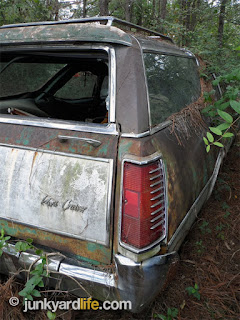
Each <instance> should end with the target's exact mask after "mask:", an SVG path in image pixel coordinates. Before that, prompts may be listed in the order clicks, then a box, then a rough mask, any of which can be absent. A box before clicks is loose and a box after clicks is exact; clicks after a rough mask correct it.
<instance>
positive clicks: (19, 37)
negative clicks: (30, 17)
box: [0, 23, 132, 46]
mask: <svg viewBox="0 0 240 320" xmlns="http://www.w3.org/2000/svg"><path fill="white" fill-rule="evenodd" d="M56 41H57V42H59V43H60V42H66V41H68V42H70V41H71V42H73V41H81V42H82V41H84V42H86V41H89V42H106V43H119V44H123V45H127V46H130V45H131V44H132V40H131V37H130V36H129V35H128V34H126V33H125V32H124V31H122V30H120V29H118V28H116V27H109V26H105V25H101V24H94V25H93V24H89V23H85V24H77V23H76V24H64V25H60V24H56V25H42V26H32V27H17V28H6V29H4V28H2V29H0V42H1V44H2V45H4V44H17V43H39V42H46V43H47V42H56Z"/></svg>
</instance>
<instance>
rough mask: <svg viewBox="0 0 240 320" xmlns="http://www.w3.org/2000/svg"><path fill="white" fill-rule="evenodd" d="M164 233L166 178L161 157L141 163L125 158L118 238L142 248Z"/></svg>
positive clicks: (159, 238) (157, 239)
mask: <svg viewBox="0 0 240 320" xmlns="http://www.w3.org/2000/svg"><path fill="white" fill-rule="evenodd" d="M165 233H166V216H165V178H164V171H163V164H162V160H161V159H159V160H157V161H155V162H152V163H149V164H145V165H140V164H135V163H132V162H127V161H126V162H125V163H124V168H123V197H122V224H121V242H122V243H124V244H126V245H129V246H132V247H135V248H137V249H144V248H146V247H148V246H150V245H151V244H153V243H155V242H156V241H160V240H161V239H162V238H163V237H164V236H165Z"/></svg>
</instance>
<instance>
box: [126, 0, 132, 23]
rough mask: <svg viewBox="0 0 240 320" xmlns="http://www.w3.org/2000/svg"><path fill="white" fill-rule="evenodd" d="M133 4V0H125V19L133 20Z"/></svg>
mask: <svg viewBox="0 0 240 320" xmlns="http://www.w3.org/2000/svg"><path fill="white" fill-rule="evenodd" d="M132 4H133V0H125V20H126V21H129V22H131V21H132Z"/></svg>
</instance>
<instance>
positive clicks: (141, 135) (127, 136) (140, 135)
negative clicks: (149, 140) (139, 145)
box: [121, 130, 150, 139]
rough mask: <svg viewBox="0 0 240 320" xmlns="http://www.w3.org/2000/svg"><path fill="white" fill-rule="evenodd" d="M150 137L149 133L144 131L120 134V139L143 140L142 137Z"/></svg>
mask: <svg viewBox="0 0 240 320" xmlns="http://www.w3.org/2000/svg"><path fill="white" fill-rule="evenodd" d="M147 136H150V131H149V130H148V131H145V132H142V133H127V132H126V133H121V137H123V138H136V139H137V138H143V137H147Z"/></svg>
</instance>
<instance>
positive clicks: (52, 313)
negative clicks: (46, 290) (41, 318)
mask: <svg viewBox="0 0 240 320" xmlns="http://www.w3.org/2000/svg"><path fill="white" fill-rule="evenodd" d="M47 317H48V319H49V320H54V319H56V313H55V312H52V311H49V310H48V312H47Z"/></svg>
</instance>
